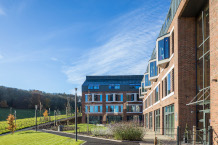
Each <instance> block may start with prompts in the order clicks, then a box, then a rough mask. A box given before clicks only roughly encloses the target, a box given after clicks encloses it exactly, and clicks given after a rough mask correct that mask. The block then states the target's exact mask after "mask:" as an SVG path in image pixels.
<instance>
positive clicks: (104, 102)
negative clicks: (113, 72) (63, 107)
mask: <svg viewBox="0 0 218 145" xmlns="http://www.w3.org/2000/svg"><path fill="white" fill-rule="evenodd" d="M92 93H95V94H102V102H91V103H86V102H85V94H88V92H83V93H82V122H83V123H85V122H86V117H87V115H86V114H85V105H94V104H96V105H97V104H98V105H102V107H103V108H102V113H98V114H97V113H96V114H94V113H90V114H89V116H102V119H103V120H102V122H103V123H106V118H107V116H109V115H110V116H114V115H115V114H111V113H108V114H107V113H106V105H107V104H108V105H109V104H123V113H119V114H117V115H118V116H120V115H121V116H123V120H124V121H126V120H127V116H128V115H142V113H131V114H129V113H126V109H127V108H126V105H127V104H142V102H131V103H130V102H127V100H126V98H127V96H126V94H127V93H138V91H137V92H136V91H120V92H118V91H116V92H92ZM110 93H122V94H123V102H111V103H110V102H106V94H110Z"/></svg>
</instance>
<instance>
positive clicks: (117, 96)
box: [115, 94, 123, 101]
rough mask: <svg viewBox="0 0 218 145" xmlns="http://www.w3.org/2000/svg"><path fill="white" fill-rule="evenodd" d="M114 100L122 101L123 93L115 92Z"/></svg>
mask: <svg viewBox="0 0 218 145" xmlns="http://www.w3.org/2000/svg"><path fill="white" fill-rule="evenodd" d="M115 101H123V95H122V94H115Z"/></svg>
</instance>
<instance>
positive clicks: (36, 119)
mask: <svg viewBox="0 0 218 145" xmlns="http://www.w3.org/2000/svg"><path fill="white" fill-rule="evenodd" d="M35 116H36V131H37V105H35Z"/></svg>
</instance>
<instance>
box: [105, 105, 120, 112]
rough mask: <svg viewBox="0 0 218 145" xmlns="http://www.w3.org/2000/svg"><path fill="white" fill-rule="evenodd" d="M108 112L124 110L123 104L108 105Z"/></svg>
mask: <svg viewBox="0 0 218 145" xmlns="http://www.w3.org/2000/svg"><path fill="white" fill-rule="evenodd" d="M106 112H110V113H119V112H123V105H106Z"/></svg>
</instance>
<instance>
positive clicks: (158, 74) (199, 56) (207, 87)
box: [140, 0, 218, 141]
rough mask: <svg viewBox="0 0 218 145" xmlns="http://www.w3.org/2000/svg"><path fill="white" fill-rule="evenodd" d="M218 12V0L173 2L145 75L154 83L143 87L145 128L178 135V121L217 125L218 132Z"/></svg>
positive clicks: (202, 126) (183, 125) (203, 126)
mask: <svg viewBox="0 0 218 145" xmlns="http://www.w3.org/2000/svg"><path fill="white" fill-rule="evenodd" d="M217 12H218V1H217V0H172V1H171V5H170V8H169V11H168V14H167V17H166V19H165V22H164V24H163V26H162V29H161V31H160V34H159V37H158V38H157V40H156V47H155V49H154V51H153V54H152V56H151V60H150V61H149V63H148V69H147V73H146V74H145V75H144V79H143V81H144V83H147V82H146V81H151V85H149V87H146V86H145V85H144V84H142V86H141V88H140V92H141V94H140V96H141V97H143V114H144V121H145V127H146V128H149V129H151V130H154V131H157V132H160V133H161V134H165V135H169V136H172V137H176V134H177V132H176V128H177V126H180V128H181V131H184V129H185V128H186V126H188V128H189V129H192V127H193V126H197V129H198V130H199V131H202V132H203V133H207V129H208V126H212V128H213V131H214V136H216V134H218V107H217V106H218V83H217V79H218V45H217V43H218V35H217V32H218V29H217V25H218V23H217V19H218V17H217V16H218V15H217ZM146 77H147V78H148V79H146ZM143 88H144V89H143ZM143 91H144V92H143ZM142 93H144V95H143V94H142ZM205 137H206V136H205ZM214 138H215V137H214ZM217 141H218V140H217Z"/></svg>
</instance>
